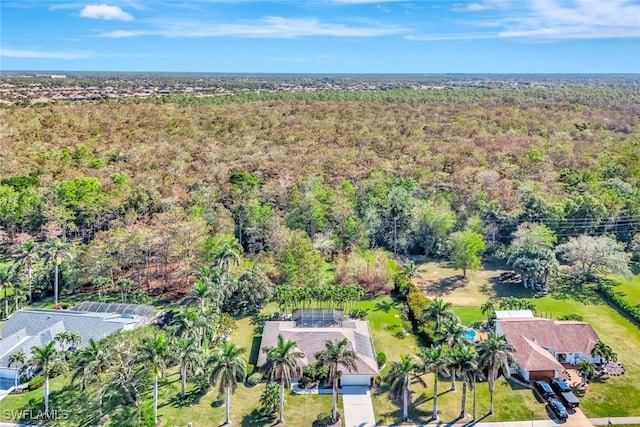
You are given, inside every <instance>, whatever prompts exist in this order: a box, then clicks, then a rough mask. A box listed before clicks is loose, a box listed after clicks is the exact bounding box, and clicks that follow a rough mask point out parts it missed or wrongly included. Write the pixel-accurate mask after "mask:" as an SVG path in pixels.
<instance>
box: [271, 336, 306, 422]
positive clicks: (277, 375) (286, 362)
mask: <svg viewBox="0 0 640 427" xmlns="http://www.w3.org/2000/svg"><path fill="white" fill-rule="evenodd" d="M297 345H298V343H297V342H295V341H294V340H287V341H285V340H284V337H283V336H282V334H278V344H277V345H276V346H275V347H266V348H264V349H263V351H264V352H265V353H267V363H266V365H265V369H266V370H267V371H268V372H269V380H270V381H274V380H277V381H279V382H280V417H279V418H278V422H279V423H283V422H284V388H285V387H290V386H291V376H292V375H294V374H295V372H296V366H297V364H298V360H300V359H302V358H303V357H304V353H303V352H301V351H298V350H296V347H297Z"/></svg>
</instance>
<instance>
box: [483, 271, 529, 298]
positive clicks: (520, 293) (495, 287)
mask: <svg viewBox="0 0 640 427" xmlns="http://www.w3.org/2000/svg"><path fill="white" fill-rule="evenodd" d="M480 292H482V293H483V294H484V295H486V296H487V297H489V299H497V298H504V297H510V296H512V297H516V298H531V297H532V296H533V295H534V293H535V291H534V290H533V289H525V288H524V286H522V282H521V281H520V278H519V276H517V275H514V274H501V275H499V276H494V277H492V278H490V279H489V281H488V283H484V284H482V285H481V287H480Z"/></svg>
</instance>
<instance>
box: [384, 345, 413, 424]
mask: <svg viewBox="0 0 640 427" xmlns="http://www.w3.org/2000/svg"><path fill="white" fill-rule="evenodd" d="M416 368H417V367H416V364H415V363H414V362H413V360H412V359H411V356H409V355H408V354H405V355H403V356H400V361H399V362H393V363H392V364H391V368H390V369H389V373H388V374H387V375H386V378H385V380H386V381H387V383H388V384H389V391H390V392H391V396H392V397H393V398H394V399H398V398H400V397H401V396H402V419H403V420H404V421H408V420H409V393H410V392H411V374H412V373H413V372H415V371H416Z"/></svg>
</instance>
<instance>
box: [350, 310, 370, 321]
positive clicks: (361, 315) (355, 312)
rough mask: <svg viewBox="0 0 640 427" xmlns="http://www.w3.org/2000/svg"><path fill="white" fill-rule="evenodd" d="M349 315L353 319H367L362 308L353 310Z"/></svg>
mask: <svg viewBox="0 0 640 427" xmlns="http://www.w3.org/2000/svg"><path fill="white" fill-rule="evenodd" d="M350 314H351V317H353V318H356V319H364V318H365V317H367V310H365V309H364V308H354V309H353V310H351V313H350Z"/></svg>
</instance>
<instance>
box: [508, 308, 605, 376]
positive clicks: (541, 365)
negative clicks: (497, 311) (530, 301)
mask: <svg viewBox="0 0 640 427" xmlns="http://www.w3.org/2000/svg"><path fill="white" fill-rule="evenodd" d="M498 324H499V325H500V327H501V329H502V331H504V334H505V335H506V338H507V341H508V342H509V344H511V345H512V346H513V347H514V348H515V350H516V351H515V352H514V354H513V356H514V358H515V359H516V361H517V362H518V364H519V365H520V366H521V367H522V368H523V369H526V370H529V371H538V370H557V369H562V365H560V363H558V361H557V360H556V358H555V353H585V354H589V353H591V350H592V349H593V347H594V346H595V344H596V343H597V342H598V340H599V337H598V334H597V333H596V331H594V329H593V327H591V325H590V324H588V323H584V322H577V321H570V320H562V321H560V320H551V319H542V318H539V317H530V318H510V319H501V320H498ZM548 350H549V351H551V352H552V353H553V354H552V353H550V352H549V351H548Z"/></svg>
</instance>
